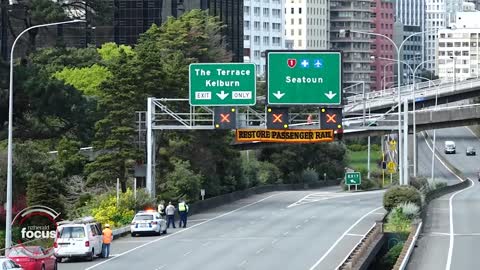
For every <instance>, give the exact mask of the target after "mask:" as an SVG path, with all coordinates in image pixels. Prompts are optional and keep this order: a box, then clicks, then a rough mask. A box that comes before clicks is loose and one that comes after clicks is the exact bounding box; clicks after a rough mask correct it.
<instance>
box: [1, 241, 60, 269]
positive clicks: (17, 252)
mask: <svg viewBox="0 0 480 270" xmlns="http://www.w3.org/2000/svg"><path fill="white" fill-rule="evenodd" d="M46 254H47V253H46V250H45V249H44V248H43V247H40V246H25V247H14V248H11V249H9V250H8V251H7V257H8V258H9V259H11V260H12V261H14V262H15V263H17V264H19V265H20V266H21V267H22V268H23V269H25V270H40V269H42V270H57V262H56V260H55V256H49V257H46V258H35V257H41V256H44V255H46ZM32 255H33V256H32Z"/></svg>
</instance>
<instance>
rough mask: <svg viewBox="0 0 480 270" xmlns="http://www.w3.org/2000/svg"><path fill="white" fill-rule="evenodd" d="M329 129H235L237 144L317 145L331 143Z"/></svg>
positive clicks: (332, 137) (331, 136)
mask: <svg viewBox="0 0 480 270" xmlns="http://www.w3.org/2000/svg"><path fill="white" fill-rule="evenodd" d="M333 139H334V134H333V130H331V129H311V130H305V129H299V130H292V129H289V130H283V129H278V130H277V129H258V130H257V129H237V134H236V140H237V142H273V143H318V142H332V141H333Z"/></svg>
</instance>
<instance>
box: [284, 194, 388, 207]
mask: <svg viewBox="0 0 480 270" xmlns="http://www.w3.org/2000/svg"><path fill="white" fill-rule="evenodd" d="M383 192H385V191H384V190H373V191H364V192H358V193H346V192H344V193H340V194H339V195H334V196H332V197H325V198H321V199H313V200H311V201H307V202H302V201H303V200H305V199H306V198H308V197H309V196H311V195H313V194H316V193H311V194H309V195H307V196H305V197H303V198H301V199H300V200H298V201H296V202H294V203H292V204H290V205H288V206H287V208H291V207H295V206H300V205H304V204H310V203H315V202H320V201H326V200H332V199H342V198H348V197H353V196H363V195H370V194H376V193H383Z"/></svg>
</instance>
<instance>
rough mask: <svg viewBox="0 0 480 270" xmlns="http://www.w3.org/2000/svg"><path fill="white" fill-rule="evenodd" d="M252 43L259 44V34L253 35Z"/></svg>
mask: <svg viewBox="0 0 480 270" xmlns="http://www.w3.org/2000/svg"><path fill="white" fill-rule="evenodd" d="M253 43H254V44H255V45H260V36H254V37H253Z"/></svg>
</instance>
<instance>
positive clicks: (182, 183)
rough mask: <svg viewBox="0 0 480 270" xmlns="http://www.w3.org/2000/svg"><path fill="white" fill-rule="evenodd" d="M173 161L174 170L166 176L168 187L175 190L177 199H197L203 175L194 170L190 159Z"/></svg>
mask: <svg viewBox="0 0 480 270" xmlns="http://www.w3.org/2000/svg"><path fill="white" fill-rule="evenodd" d="M172 163H173V166H174V169H173V171H171V172H169V173H168V174H167V175H166V176H165V179H166V180H167V186H168V188H169V189H171V190H173V192H174V194H175V195H176V198H177V199H179V198H181V197H184V198H185V199H186V200H188V201H195V200H196V199H197V198H198V194H199V191H200V184H201V182H202V178H203V177H202V175H200V174H196V173H195V172H193V171H192V170H191V168H190V162H188V161H182V160H173V161H172Z"/></svg>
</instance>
